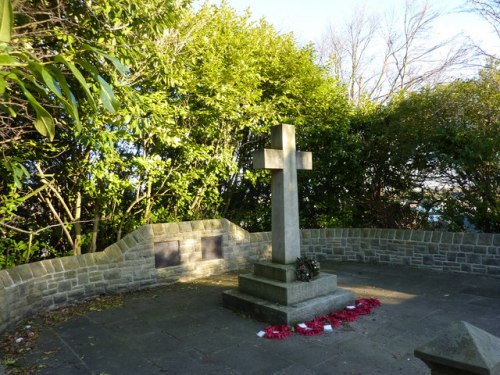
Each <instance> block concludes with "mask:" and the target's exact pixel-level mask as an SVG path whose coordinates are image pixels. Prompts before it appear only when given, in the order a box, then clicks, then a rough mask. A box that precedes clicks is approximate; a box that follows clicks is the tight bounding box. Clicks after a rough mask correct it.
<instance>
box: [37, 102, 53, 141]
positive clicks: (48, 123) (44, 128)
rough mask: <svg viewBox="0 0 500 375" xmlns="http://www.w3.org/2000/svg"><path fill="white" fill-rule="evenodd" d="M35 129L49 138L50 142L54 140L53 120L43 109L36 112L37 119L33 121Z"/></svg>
mask: <svg viewBox="0 0 500 375" xmlns="http://www.w3.org/2000/svg"><path fill="white" fill-rule="evenodd" d="M35 129H36V130H38V132H39V133H40V134H41V135H43V136H45V137H47V138H49V139H50V140H51V141H52V140H53V139H54V136H55V126H54V119H53V118H52V116H51V115H50V114H49V112H47V111H46V110H45V109H44V108H43V107H42V111H37V118H36V120H35Z"/></svg>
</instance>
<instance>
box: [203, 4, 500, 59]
mask: <svg viewBox="0 0 500 375" xmlns="http://www.w3.org/2000/svg"><path fill="white" fill-rule="evenodd" d="M226 1H227V3H228V4H229V5H230V6H231V7H232V8H233V9H235V10H236V11H237V12H238V13H243V12H244V11H245V10H246V9H250V11H251V13H252V15H253V17H254V18H255V19H260V18H265V19H266V20H267V21H268V22H269V23H271V24H272V25H273V26H274V27H275V28H276V30H278V31H279V32H282V33H289V32H293V34H294V36H295V38H296V40H297V41H298V42H299V43H300V44H306V43H307V42H313V43H317V42H320V40H321V38H322V36H323V35H324V34H325V33H326V31H327V30H328V28H329V27H331V26H336V25H342V24H344V23H345V22H346V21H347V20H349V19H351V18H352V14H353V12H354V11H355V10H356V8H359V7H360V6H365V7H366V9H367V11H368V12H370V13H371V12H378V13H380V14H381V15H382V14H387V13H389V12H391V11H396V12H398V11H399V12H401V11H402V10H403V9H404V6H405V0H226ZM208 2H209V3H211V4H215V5H218V4H220V3H221V0H208ZM429 4H430V5H431V6H432V7H433V8H435V9H439V10H440V12H441V13H442V14H443V16H442V17H441V18H440V21H439V22H437V23H436V24H435V29H434V34H435V35H436V37H439V38H448V37H452V36H454V35H456V34H459V33H462V34H464V35H466V36H469V37H471V38H472V40H473V41H474V42H475V43H476V44H478V45H480V46H481V47H483V49H485V50H486V51H488V52H490V53H498V51H499V50H500V41H499V40H498V37H497V36H496V35H495V34H494V33H493V29H492V27H491V26H490V25H489V24H488V23H487V22H486V21H485V20H484V19H482V18H481V17H479V16H478V15H475V14H471V13H465V12H460V9H463V8H464V4H465V0H429ZM495 51H496V52H495Z"/></svg>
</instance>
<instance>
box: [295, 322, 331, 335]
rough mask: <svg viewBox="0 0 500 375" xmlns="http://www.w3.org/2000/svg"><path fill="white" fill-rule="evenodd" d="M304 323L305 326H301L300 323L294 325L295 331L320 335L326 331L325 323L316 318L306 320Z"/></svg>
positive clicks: (301, 333) (300, 333)
mask: <svg viewBox="0 0 500 375" xmlns="http://www.w3.org/2000/svg"><path fill="white" fill-rule="evenodd" d="M304 325H305V327H301V326H300V325H299V324H296V325H295V327H294V330H295V332H296V333H298V334H299V335H302V336H319V335H322V334H323V332H324V331H325V328H324V324H322V323H321V322H319V321H316V319H315V320H312V321H310V322H305V323H304Z"/></svg>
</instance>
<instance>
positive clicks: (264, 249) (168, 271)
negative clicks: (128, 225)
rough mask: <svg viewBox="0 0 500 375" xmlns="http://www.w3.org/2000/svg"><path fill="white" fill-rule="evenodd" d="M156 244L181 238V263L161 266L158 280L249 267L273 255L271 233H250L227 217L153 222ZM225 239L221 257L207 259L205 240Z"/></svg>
mask: <svg viewBox="0 0 500 375" xmlns="http://www.w3.org/2000/svg"><path fill="white" fill-rule="evenodd" d="M151 227H152V230H153V233H154V246H157V245H158V244H159V243H161V242H164V241H169V242H171V241H178V245H177V246H178V248H179V255H180V262H179V263H180V264H179V265H173V266H168V267H163V268H159V269H157V277H158V283H159V284H161V283H171V282H175V281H187V280H191V279H196V278H199V277H204V276H209V275H215V274H221V273H224V272H228V271H233V270H238V269H244V268H249V267H251V266H252V264H253V263H255V262H256V261H257V260H262V259H269V258H270V257H271V233H270V232H269V233H249V232H247V231H246V230H244V229H242V228H241V227H239V226H237V225H235V224H233V223H231V222H230V221H228V220H226V219H220V220H201V221H191V222H182V223H166V224H152V225H151ZM218 236H220V237H221V239H222V242H221V245H222V249H221V250H222V254H221V257H220V258H218V259H209V260H204V259H203V251H202V240H203V239H204V238H210V237H218Z"/></svg>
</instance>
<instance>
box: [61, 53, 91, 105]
mask: <svg viewBox="0 0 500 375" xmlns="http://www.w3.org/2000/svg"><path fill="white" fill-rule="evenodd" d="M54 61H55V62H60V63H62V64H64V65H66V66H67V67H68V69H69V70H71V73H73V75H74V76H75V78H76V79H77V81H78V82H79V83H80V85H81V86H82V88H83V90H84V91H85V94H86V95H87V98H88V99H89V102H90V104H91V105H92V108H93V109H94V110H95V109H97V106H96V104H95V100H94V97H93V96H92V93H91V92H90V89H89V85H88V83H87V81H86V80H85V77H84V76H83V75H82V73H81V72H80V70H78V68H77V67H76V66H75V64H74V63H73V62H71V61H69V60H67V59H66V58H65V57H64V56H62V55H57V56H56V57H55V58H54Z"/></svg>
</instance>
